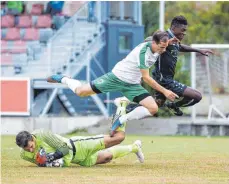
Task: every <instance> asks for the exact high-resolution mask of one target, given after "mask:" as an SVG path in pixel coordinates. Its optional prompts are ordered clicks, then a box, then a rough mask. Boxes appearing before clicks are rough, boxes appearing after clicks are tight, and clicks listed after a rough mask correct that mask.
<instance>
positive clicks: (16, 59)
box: [12, 54, 27, 66]
mask: <svg viewBox="0 0 229 184" xmlns="http://www.w3.org/2000/svg"><path fill="white" fill-rule="evenodd" d="M12 60H13V65H14V66H22V65H26V64H27V54H12Z"/></svg>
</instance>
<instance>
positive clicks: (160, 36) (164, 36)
mask: <svg viewBox="0 0 229 184" xmlns="http://www.w3.org/2000/svg"><path fill="white" fill-rule="evenodd" d="M168 39H169V35H168V33H167V32H165V31H160V30H159V31H156V32H155V33H154V34H153V35H152V41H155V42H156V43H157V44H159V43H160V42H166V41H167V40H168Z"/></svg>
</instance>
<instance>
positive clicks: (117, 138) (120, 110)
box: [104, 98, 129, 148]
mask: <svg viewBox="0 0 229 184" xmlns="http://www.w3.org/2000/svg"><path fill="white" fill-rule="evenodd" d="M128 103H129V101H127V100H126V99H125V98H123V99H122V100H121V101H120V102H117V101H116V104H117V105H118V106H117V110H116V114H118V115H124V114H126V106H127V104H128ZM125 128H126V122H124V123H123V125H122V126H121V127H118V129H117V130H116V131H115V132H114V134H113V136H112V137H111V136H110V135H105V136H104V144H105V147H106V148H109V147H111V146H114V145H117V144H120V143H121V142H122V141H123V140H124V139H125Z"/></svg>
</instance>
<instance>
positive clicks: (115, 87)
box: [47, 72, 122, 97]
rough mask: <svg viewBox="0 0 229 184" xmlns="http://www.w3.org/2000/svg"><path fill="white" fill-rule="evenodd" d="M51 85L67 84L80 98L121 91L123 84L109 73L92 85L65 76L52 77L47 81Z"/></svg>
mask: <svg viewBox="0 0 229 184" xmlns="http://www.w3.org/2000/svg"><path fill="white" fill-rule="evenodd" d="M47 81H48V82H50V83H62V84H66V85H67V86H68V87H69V88H70V89H71V90H72V91H73V92H74V93H75V94H76V95H78V96H80V97H85V96H90V95H93V94H98V93H107V92H112V91H120V87H122V85H119V83H121V84H122V81H120V80H119V79H118V78H117V77H115V76H114V74H113V73H111V72H110V73H107V74H105V75H103V76H101V77H99V78H97V79H95V80H93V81H91V82H90V84H82V82H80V81H79V80H76V79H71V78H69V77H66V76H63V75H52V76H50V77H49V78H48V79H47Z"/></svg>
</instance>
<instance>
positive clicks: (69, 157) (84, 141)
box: [21, 130, 105, 167]
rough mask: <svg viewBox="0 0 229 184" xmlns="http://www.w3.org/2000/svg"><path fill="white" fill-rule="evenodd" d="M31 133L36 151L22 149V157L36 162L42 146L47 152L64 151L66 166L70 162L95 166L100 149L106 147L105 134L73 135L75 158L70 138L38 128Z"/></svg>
mask: <svg viewBox="0 0 229 184" xmlns="http://www.w3.org/2000/svg"><path fill="white" fill-rule="evenodd" d="M31 134H32V135H33V137H34V138H35V141H36V143H35V145H36V148H35V151H34V152H33V153H31V152H28V151H25V150H24V149H21V157H22V159H24V160H27V161H29V162H32V163H35V164H36V154H37V152H38V151H39V150H40V149H41V148H43V149H45V151H46V153H54V152H55V151H57V150H58V151H60V152H62V153H63V155H64V157H63V161H64V165H63V166H64V167H66V166H69V165H70V163H75V164H79V165H81V166H87V167H89V166H93V165H95V164H96V161H97V157H98V151H100V150H103V149H105V145H104V135H96V136H88V137H85V136H76V137H71V140H72V143H73V144H74V146H75V149H76V153H75V156H74V158H73V147H72V145H71V143H70V139H69V138H65V137H62V136H60V135H57V134H53V133H52V132H50V131H45V130H36V131H34V132H32V133H31Z"/></svg>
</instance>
